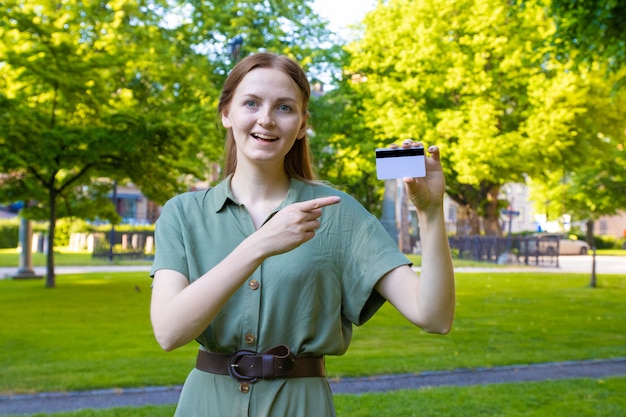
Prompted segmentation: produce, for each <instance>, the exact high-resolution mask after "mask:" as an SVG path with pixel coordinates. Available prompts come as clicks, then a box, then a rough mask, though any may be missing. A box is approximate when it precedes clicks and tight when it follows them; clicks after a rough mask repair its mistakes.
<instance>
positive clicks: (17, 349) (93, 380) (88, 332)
mask: <svg viewBox="0 0 626 417" xmlns="http://www.w3.org/2000/svg"><path fill="white" fill-rule="evenodd" d="M149 299H150V279H149V278H148V276H147V273H94V274H83V275H59V276H57V288H54V289H46V288H44V286H43V284H42V282H41V281H40V280H24V281H21V280H0V322H1V323H2V326H0V351H2V355H0V369H2V372H0V393H3V394H7V393H26V392H40V391H60V390H74V389H79V390H81V389H95V388H112V387H139V386H154V385H178V384H181V383H182V382H183V380H184V378H185V376H186V375H187V373H188V371H189V370H190V369H191V368H192V367H193V364H194V360H195V356H194V354H195V350H196V348H195V346H194V345H193V344H190V345H188V346H186V347H184V348H182V349H179V350H177V351H174V352H170V353H165V352H162V351H161V350H160V348H159V347H158V345H157V344H156V342H155V341H154V338H153V336H152V332H151V328H150V322H149V317H148V309H149ZM625 300H626V275H600V276H599V277H598V288H595V289H591V288H589V287H588V276H587V274H554V273H546V274H537V273H533V274H520V273H506V272H493V273H458V274H457V315H456V320H455V324H454V328H453V330H452V332H451V333H450V334H449V335H447V336H438V335H429V334H426V333H424V332H422V331H420V330H419V329H416V328H414V327H412V326H410V325H409V324H408V322H406V320H405V319H403V318H402V317H400V316H399V315H398V314H397V313H396V312H395V310H393V309H392V308H390V307H389V306H385V307H383V309H382V310H381V311H380V312H379V314H377V315H376V316H375V317H374V318H373V319H372V320H371V321H370V322H368V323H367V324H366V325H364V326H362V327H359V328H356V329H355V331H354V340H353V343H352V345H351V347H350V349H349V351H348V353H347V354H346V355H344V356H342V357H340V358H335V357H329V358H328V359H327V367H328V371H329V374H330V377H336V376H359V375H374V374H382V373H404V372H420V371H427V370H443V369H455V368H475V367H488V366H498V365H511V364H524V363H540V362H548V361H564V360H577V359H597V358H610V357H623V356H625V355H626V351H625V347H626V309H625V308H624V307H625ZM364 364H367V366H364ZM543 384H545V385H543ZM624 389H626V378H612V379H607V380H606V381H592V380H581V381H578V382H576V381H559V382H544V383H533V384H511V385H510V386H508V385H506V384H505V385H497V386H485V387H457V388H437V389H428V390H419V391H409V392H396V393H387V394H376V395H374V394H371V395H360V396H354V395H352V396H351V395H338V396H337V408H338V410H339V414H340V415H343V416H368V415H371V416H411V415H421V416H423V415H454V416H477V415H480V416H491V415H494V416H495V415H499V416H522V415H529V416H533V415H537V416H538V415H546V416H552V415H562V416H592V415H602V416H612V415H619V414H615V413H612V412H611V413H609V412H608V411H610V410H612V409H614V408H615V409H620V410H623V409H624V407H625V404H624V400H623V399H622V398H621V397H623V396H622V395H621V394H620V395H616V394H615V392H624ZM617 397H619V398H617ZM481 399H482V400H481ZM574 399H576V401H578V402H581V404H582V405H581V406H580V407H578V406H577V407H576V410H573V411H571V410H570V411H571V412H565V411H566V408H567V407H566V406H565V405H564V404H566V403H565V401H570V400H571V401H574ZM509 402H512V403H513V404H518V403H519V404H520V406H519V407H520V409H519V410H518V409H516V408H515V407H511V406H509V405H508V404H509ZM562 402H563V403H562ZM561 403H562V404H561ZM570 404H571V403H570ZM559 407H560V409H561V410H562V411H558V410H559ZM596 407H607V408H601V411H602V412H595V411H594V410H595V409H596ZM620 407H621V408H620ZM374 410H386V411H385V412H382V411H381V412H378V411H374ZM425 410H426V411H425ZM446 410H447V411H446ZM504 410H506V411H504ZM523 410H525V412H524V411H523ZM540 410H543V412H544V414H541V411H540ZM550 410H556V411H554V412H553V413H552V412H550ZM607 410H608V411H607ZM574 412H578V413H579V414H574ZM594 412H595V414H594ZM115 413H119V414H115ZM142 413H145V414H142ZM428 413H431V414H428ZM463 413H465V414H463ZM515 413H517V414H515ZM171 414H172V407H144V408H137V409H133V411H132V412H129V411H128V410H123V409H122V410H121V411H120V410H107V411H93V412H91V411H89V412H87V411H86V412H81V413H80V414H76V413H70V414H60V415H59V416H76V417H78V416H80V417H87V416H94V417H96V416H97V417H105V416H106V417H109V416H116V415H119V416H129V415H132V416H143V415H145V416H155V417H158V416H160V415H163V416H165V415H171Z"/></svg>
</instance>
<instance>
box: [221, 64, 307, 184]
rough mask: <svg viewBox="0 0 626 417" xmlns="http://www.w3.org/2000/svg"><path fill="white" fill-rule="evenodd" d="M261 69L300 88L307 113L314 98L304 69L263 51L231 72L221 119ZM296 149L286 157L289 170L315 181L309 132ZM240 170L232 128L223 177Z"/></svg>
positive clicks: (294, 174) (226, 147) (298, 175)
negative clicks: (241, 85)
mask: <svg viewBox="0 0 626 417" xmlns="http://www.w3.org/2000/svg"><path fill="white" fill-rule="evenodd" d="M257 68H274V69H278V70H280V71H282V72H283V73H285V74H286V75H288V76H289V77H290V78H291V79H292V80H293V81H294V82H295V83H296V85H297V86H298V88H300V91H301V92H302V100H303V103H302V105H303V106H302V108H303V109H304V112H307V111H308V110H307V109H308V106H309V98H310V97H311V86H310V84H309V81H308V80H307V78H306V74H305V73H304V71H303V70H302V67H300V65H299V64H298V63H297V62H295V61H294V60H292V59H291V58H288V57H286V56H283V55H277V54H273V53H268V52H260V53H257V54H254V55H250V56H248V57H246V58H244V59H243V60H241V61H240V62H239V63H238V64H237V65H235V67H234V68H233V70H232V71H231V72H230V74H229V75H228V77H227V78H226V82H225V83H224V88H223V89H222V94H221V96H220V101H219V104H218V106H217V111H218V117H219V116H220V115H221V114H222V112H223V111H224V109H225V108H226V107H228V106H229V105H230V103H231V101H232V99H233V94H234V93H235V89H236V88H237V86H238V85H239V83H241V80H243V78H244V77H245V76H246V75H247V74H248V73H249V72H250V71H252V70H254V69H257ZM298 139H299V140H296V142H295V143H294V145H293V146H292V148H291V149H290V150H289V152H287V155H285V171H286V172H287V175H289V176H290V177H294V178H297V179H300V180H304V181H313V180H315V174H314V172H313V164H312V162H311V151H310V148H309V140H308V138H307V135H306V133H305V134H304V138H301V139H300V138H298ZM236 167H237V145H236V144H235V138H234V136H233V131H232V129H230V128H229V129H228V130H227V132H226V143H225V145H224V169H223V171H222V176H223V177H224V178H226V177H228V176H229V175H230V174H232V173H234V172H235V168H236Z"/></svg>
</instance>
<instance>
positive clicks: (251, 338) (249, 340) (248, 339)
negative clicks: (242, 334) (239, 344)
mask: <svg viewBox="0 0 626 417" xmlns="http://www.w3.org/2000/svg"><path fill="white" fill-rule="evenodd" d="M254 340H255V338H254V335H253V334H250V333H248V334H247V335H246V343H247V344H249V345H251V344H252V343H254Z"/></svg>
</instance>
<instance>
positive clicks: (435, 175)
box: [390, 139, 446, 210]
mask: <svg viewBox="0 0 626 417" xmlns="http://www.w3.org/2000/svg"><path fill="white" fill-rule="evenodd" d="M423 146H424V145H423V144H422V142H415V141H413V140H411V139H407V140H405V141H404V142H402V148H404V149H407V148H411V147H423ZM390 147H391V148H398V145H396V144H393V145H391V146H390ZM427 150H428V153H429V154H430V156H426V176H425V177H423V178H403V181H404V183H405V184H406V188H407V191H408V196H409V199H410V200H411V202H412V203H413V204H414V205H415V207H416V208H417V209H418V210H428V209H430V208H435V207H436V208H438V209H440V208H441V206H442V205H443V196H444V193H445V190H446V180H445V178H444V175H443V170H442V168H441V159H440V155H439V148H438V147H437V146H430V147H429V148H428V149H427Z"/></svg>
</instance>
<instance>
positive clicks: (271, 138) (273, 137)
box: [252, 133, 278, 140]
mask: <svg viewBox="0 0 626 417" xmlns="http://www.w3.org/2000/svg"><path fill="white" fill-rule="evenodd" d="M252 136H254V137H255V138H259V139H263V140H276V139H278V138H277V137H275V136H267V135H262V134H260V133H254V134H253V135H252Z"/></svg>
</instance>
